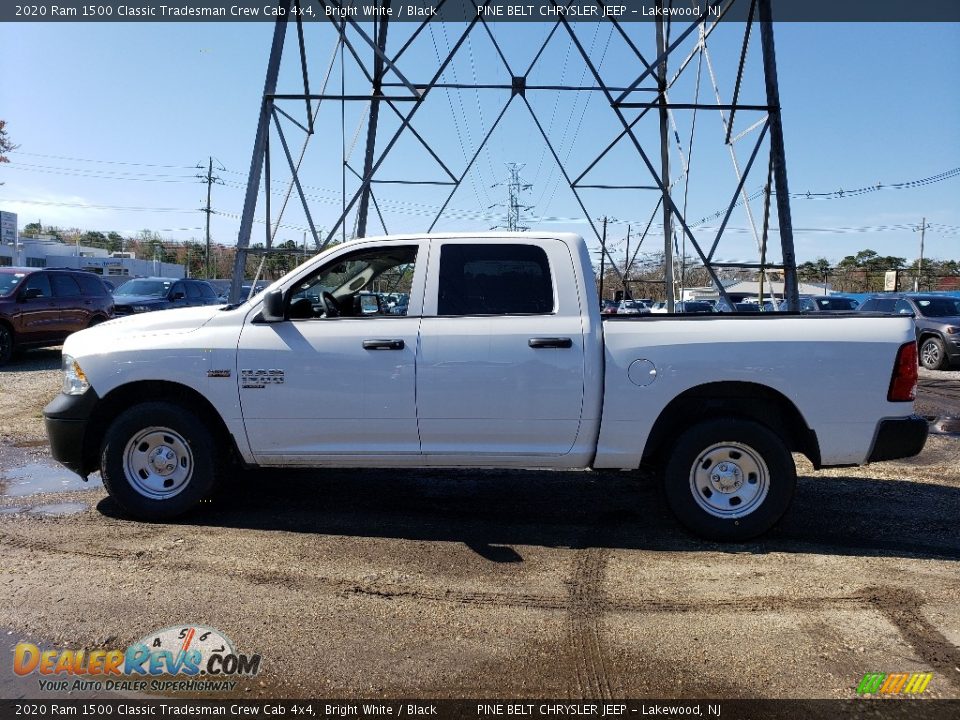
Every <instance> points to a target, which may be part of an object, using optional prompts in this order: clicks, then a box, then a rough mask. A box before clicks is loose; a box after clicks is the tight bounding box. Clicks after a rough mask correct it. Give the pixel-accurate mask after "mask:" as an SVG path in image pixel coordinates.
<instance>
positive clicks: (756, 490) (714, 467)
mask: <svg viewBox="0 0 960 720" xmlns="http://www.w3.org/2000/svg"><path fill="white" fill-rule="evenodd" d="M796 484H797V471H796V467H795V466H794V464H793V457H792V456H791V454H790V451H789V449H788V448H787V446H786V445H785V444H784V442H783V440H782V439H781V438H780V437H779V436H778V435H777V434H776V433H774V432H773V431H771V430H770V429H769V428H767V427H766V426H764V425H761V424H759V423H757V422H754V421H752V420H743V419H739V418H719V419H716V420H708V421H705V422H701V423H698V424H697V425H694V426H693V427H691V428H690V429H689V430H687V431H686V432H684V433H683V434H682V435H681V436H680V438H679V439H678V440H677V443H676V445H675V446H674V447H673V449H672V452H671V455H670V460H669V462H668V463H667V465H666V468H665V473H664V490H665V494H666V498H667V502H668V504H669V505H670V508H671V509H672V510H673V512H674V514H675V515H676V516H677V518H678V519H679V520H680V522H681V523H683V524H684V525H685V526H686V527H687V528H688V529H690V530H691V531H692V532H694V533H696V534H697V535H700V536H702V537H705V538H708V539H711V540H723V541H734V542H738V541H743V540H748V539H750V538H752V537H755V536H756V535H759V534H761V533H763V532H766V531H767V530H769V529H770V528H771V527H773V525H774V524H776V522H777V521H778V520H779V519H780V518H781V517H782V516H783V514H784V513H785V512H786V511H787V508H788V507H789V505H790V501H791V500H792V499H793V493H794V490H795V488H796Z"/></svg>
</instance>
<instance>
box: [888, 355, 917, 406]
mask: <svg viewBox="0 0 960 720" xmlns="http://www.w3.org/2000/svg"><path fill="white" fill-rule="evenodd" d="M917 376H918V372H917V343H916V342H908V343H904V344H903V345H901V346H900V349H899V350H898V351H897V359H896V360H895V361H894V363H893V377H892V378H890V390H889V391H888V392H887V400H888V401H889V402H913V401H914V400H915V399H916V397H917Z"/></svg>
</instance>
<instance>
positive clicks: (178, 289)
mask: <svg viewBox="0 0 960 720" xmlns="http://www.w3.org/2000/svg"><path fill="white" fill-rule="evenodd" d="M177 293H180V294H181V295H182V296H183V297H186V296H187V291H186V289H185V288H184V287H183V283H182V282H178V283H174V284H173V287H172V288H170V295H169V296H168V297H169V298H170V299H171V300H174V299H176V298H177Z"/></svg>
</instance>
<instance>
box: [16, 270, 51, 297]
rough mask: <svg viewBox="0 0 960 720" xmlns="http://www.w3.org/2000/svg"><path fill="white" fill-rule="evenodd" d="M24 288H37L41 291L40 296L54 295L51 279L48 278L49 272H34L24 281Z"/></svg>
mask: <svg viewBox="0 0 960 720" xmlns="http://www.w3.org/2000/svg"><path fill="white" fill-rule="evenodd" d="M23 289H24V290H25V291H26V290H33V289H37V290H39V291H40V295H39V297H45V298H49V297H53V292H52V291H51V290H50V280H49V279H48V278H47V274H46V273H43V272H38V273H33V274H32V275H31V276H30V277H28V278H27V279H26V281H25V282H24V283H23Z"/></svg>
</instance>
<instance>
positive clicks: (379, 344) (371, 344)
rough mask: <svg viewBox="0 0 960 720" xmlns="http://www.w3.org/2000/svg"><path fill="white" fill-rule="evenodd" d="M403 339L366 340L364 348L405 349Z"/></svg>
mask: <svg viewBox="0 0 960 720" xmlns="http://www.w3.org/2000/svg"><path fill="white" fill-rule="evenodd" d="M403 348H404V344H403V340H364V341H363V349H364V350H403Z"/></svg>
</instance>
